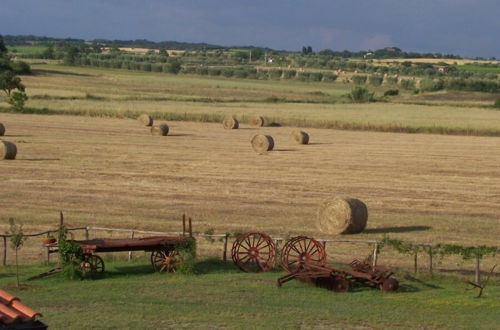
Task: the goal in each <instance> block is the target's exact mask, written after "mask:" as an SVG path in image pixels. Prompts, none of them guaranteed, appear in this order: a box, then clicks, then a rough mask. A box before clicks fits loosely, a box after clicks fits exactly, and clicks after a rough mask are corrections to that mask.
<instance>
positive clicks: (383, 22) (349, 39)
mask: <svg viewBox="0 0 500 330" xmlns="http://www.w3.org/2000/svg"><path fill="white" fill-rule="evenodd" d="M499 15H500V1H499V0H411V1H410V0H252V1H244V0H141V1H138V0H0V34H14V35H16V34H34V35H40V36H41V35H44V36H50V37H72V38H81V39H86V40H90V39H97V38H104V39H149V40H153V41H163V40H175V41H186V42H208V43H213V44H219V45H225V46H232V45H255V46H263V47H270V48H274V49H286V50H300V49H301V48H302V46H304V45H311V46H312V47H313V49H314V50H321V49H325V48H330V49H333V50H344V49H348V50H366V49H378V48H383V47H386V46H397V47H400V48H402V49H403V50H408V51H419V52H442V53H453V54H459V55H464V56H472V57H475V56H481V57H492V56H495V57H497V58H500V18H499Z"/></svg>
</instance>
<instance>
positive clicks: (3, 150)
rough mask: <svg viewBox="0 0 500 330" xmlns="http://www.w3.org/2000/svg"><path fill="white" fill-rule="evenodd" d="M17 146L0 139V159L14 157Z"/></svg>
mask: <svg viewBox="0 0 500 330" xmlns="http://www.w3.org/2000/svg"><path fill="white" fill-rule="evenodd" d="M16 155H17V147H16V145H15V144H14V143H12V142H9V141H0V159H16Z"/></svg>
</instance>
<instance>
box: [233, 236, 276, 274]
mask: <svg viewBox="0 0 500 330" xmlns="http://www.w3.org/2000/svg"><path fill="white" fill-rule="evenodd" d="M231 257H232V259H233V262H234V264H235V265H236V266H237V267H238V268H239V269H241V270H242V271H244V272H247V273H259V272H266V271H268V270H270V269H272V268H273V267H274V263H275V259H276V246H275V245H274V242H273V240H272V238H271V237H269V236H268V235H266V234H264V233H260V232H249V233H245V234H242V235H240V236H239V237H238V238H237V239H236V241H235V242H234V244H233V247H232V249H231Z"/></svg>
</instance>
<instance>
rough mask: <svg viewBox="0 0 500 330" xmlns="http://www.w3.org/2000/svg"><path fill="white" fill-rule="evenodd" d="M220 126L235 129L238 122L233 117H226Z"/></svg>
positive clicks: (238, 125)
mask: <svg viewBox="0 0 500 330" xmlns="http://www.w3.org/2000/svg"><path fill="white" fill-rule="evenodd" d="M222 126H224V128H225V129H237V128H238V127H240V124H239V123H238V121H237V120H236V119H235V118H233V117H226V118H224V121H223V122H222Z"/></svg>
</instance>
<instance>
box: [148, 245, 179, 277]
mask: <svg viewBox="0 0 500 330" xmlns="http://www.w3.org/2000/svg"><path fill="white" fill-rule="evenodd" d="M177 262H179V255H178V253H177V251H176V250H156V251H153V252H151V265H152V266H153V269H154V270H155V271H157V272H160V273H163V272H172V273H175V265H176V263H177Z"/></svg>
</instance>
